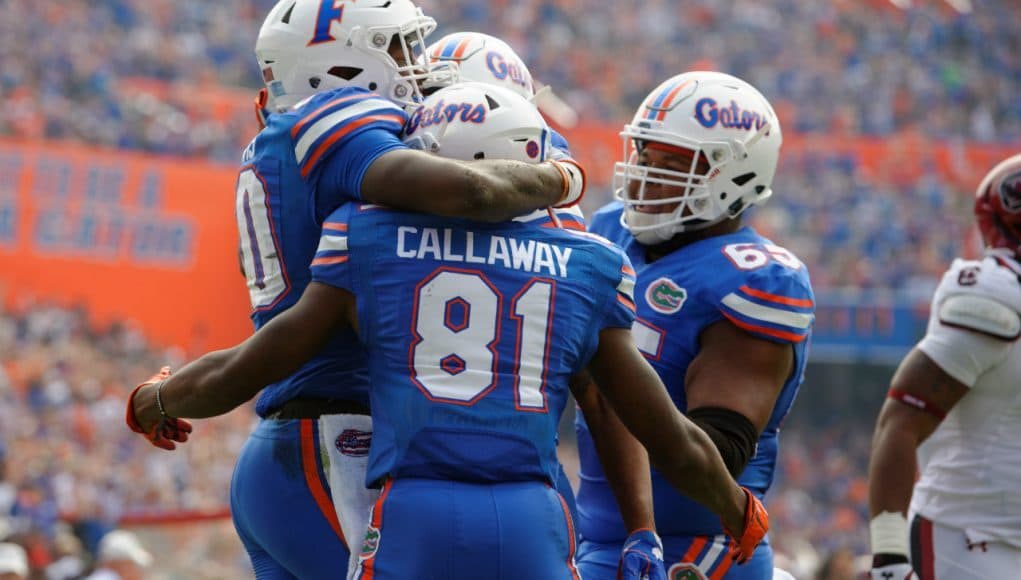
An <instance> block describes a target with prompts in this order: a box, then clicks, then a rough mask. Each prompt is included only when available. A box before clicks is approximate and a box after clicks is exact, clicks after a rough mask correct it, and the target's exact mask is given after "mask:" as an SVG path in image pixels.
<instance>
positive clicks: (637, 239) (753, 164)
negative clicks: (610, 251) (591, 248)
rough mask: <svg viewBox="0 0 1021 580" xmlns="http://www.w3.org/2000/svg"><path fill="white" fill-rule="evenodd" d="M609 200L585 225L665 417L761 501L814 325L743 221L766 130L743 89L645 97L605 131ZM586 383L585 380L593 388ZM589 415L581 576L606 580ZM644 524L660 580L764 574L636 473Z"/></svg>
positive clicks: (757, 558) (765, 109)
mask: <svg viewBox="0 0 1021 580" xmlns="http://www.w3.org/2000/svg"><path fill="white" fill-rule="evenodd" d="M621 136H622V138H623V141H624V150H625V152H624V159H623V161H622V162H620V163H618V164H617V166H616V169H615V184H614V187H615V196H616V198H617V201H616V202H613V203H611V204H609V205H608V206H606V207H604V208H603V209H601V210H600V211H599V212H598V213H597V214H596V215H595V216H594V217H593V219H592V221H591V225H590V228H591V230H592V231H593V232H594V233H597V234H599V235H602V236H604V237H606V238H607V239H609V240H610V241H612V242H615V243H617V244H618V245H619V246H621V247H622V248H623V249H624V251H625V252H626V253H627V255H628V257H629V258H630V259H631V262H632V263H633V264H634V267H635V271H636V273H637V281H636V284H635V304H636V306H637V318H636V321H635V326H634V337H635V342H636V343H637V345H638V348H639V349H640V350H641V351H642V354H644V355H645V357H646V359H647V360H648V361H649V362H650V363H651V365H652V367H653V368H654V369H655V370H656V372H657V373H658V374H659V377H660V378H661V379H662V380H663V383H664V384H665V385H666V387H667V389H668V391H669V393H670V398H671V399H672V403H669V404H671V406H676V409H677V410H680V411H681V412H683V413H685V414H686V415H687V417H688V419H690V420H691V421H692V422H693V423H695V424H696V425H698V426H699V427H701V428H702V429H703V430H704V431H705V432H706V433H707V434H708V435H709V437H710V438H711V440H712V441H713V443H714V444H715V445H716V447H717V449H718V450H719V452H720V454H721V455H722V457H723V459H724V462H725V463H726V465H727V468H728V470H729V471H730V473H731V474H732V475H733V476H734V477H735V478H737V480H738V481H739V482H740V483H741V485H743V486H746V487H747V488H748V489H749V490H751V492H752V493H753V494H754V495H755V496H756V497H758V498H762V497H763V496H764V495H765V493H766V491H767V490H768V489H769V486H770V484H771V482H772V480H773V472H774V469H775V467H776V459H777V451H778V443H777V435H778V431H779V425H780V422H781V421H782V420H783V418H784V416H785V415H786V414H787V411H788V410H789V409H790V406H791V403H792V402H793V401H794V397H795V394H796V393H797V390H798V387H799V385H800V384H801V382H802V376H803V371H804V367H805V357H806V348H807V343H808V337H809V334H810V329H811V326H812V323H813V319H814V314H813V312H814V298H813V293H812V288H811V284H810V282H809V278H808V272H807V271H806V269H805V266H804V265H803V264H802V263H801V261H800V260H798V259H797V257H795V256H794V255H793V254H791V252H789V251H787V250H785V249H784V248H782V247H780V246H778V245H776V244H775V243H774V242H772V241H770V240H768V239H766V238H764V237H762V236H760V235H759V234H758V233H756V232H755V230H753V229H751V228H750V227H747V226H745V225H743V223H742V214H743V212H744V211H745V210H746V209H748V208H749V207H751V206H753V205H756V204H761V203H763V202H765V201H766V200H767V199H769V197H770V196H771V195H772V189H771V184H772V180H773V175H774V173H775V171H776V165H777V160H778V157H779V151H780V142H781V132H780V125H779V122H778V120H777V117H776V114H775V113H774V112H773V108H772V107H771V106H770V104H769V102H768V101H767V100H766V99H765V97H763V96H762V95H761V94H760V93H759V92H758V91H757V90H756V89H755V88H754V87H752V86H751V85H749V84H748V83H746V82H744V81H742V80H740V79H737V78H735V77H732V76H729V75H725V74H721V73H716V72H689V73H685V74H682V75H678V76H675V77H673V78H671V79H669V80H667V81H666V82H664V83H663V84H661V85H660V86H659V87H657V88H656V89H655V90H654V91H652V93H650V94H649V96H648V97H647V98H646V99H645V101H644V102H643V103H642V105H641V106H640V107H639V109H638V111H637V113H636V114H635V116H634V118H633V120H632V121H631V123H629V124H628V125H626V126H625V128H624V131H623V132H622V133H621ZM598 378H599V377H596V379H597V382H598ZM603 421H604V418H603V417H602V416H601V415H600V414H599V413H595V414H593V413H591V412H588V411H587V410H586V412H584V413H583V414H582V415H580V416H579V418H578V420H577V430H578V446H579V454H580V457H581V487H580V489H579V492H578V512H579V519H580V521H579V528H580V531H581V536H582V544H581V547H580V549H579V568H580V569H581V571H582V575H583V576H584V577H585V578H590V579H602V578H614V577H615V575H616V571H617V560H618V555H619V554H620V551H621V547H622V545H624V543H625V539H626V536H627V535H628V530H627V527H626V526H625V525H624V522H622V519H621V516H620V513H619V512H618V509H617V505H616V503H615V502H614V497H613V494H612V489H611V487H610V486H609V485H608V483H607V480H606V478H605V476H604V473H603V469H602V467H601V466H600V463H599V461H598V459H597V457H596V454H595V452H594V446H593V442H592V435H591V433H592V432H595V431H598V430H599V429H600V428H601V423H602V422H603ZM652 485H653V490H654V492H653V493H654V496H653V500H654V505H655V520H656V526H657V529H658V530H659V532H660V533H661V534H662V542H663V553H664V558H665V563H666V566H667V568H668V576H669V577H670V578H712V579H714V580H716V579H720V578H728V579H729V578H740V579H744V578H748V579H756V580H757V579H760V578H770V577H772V574H773V563H772V559H773V558H772V551H771V550H770V547H769V543H768V540H767V541H765V542H763V543H762V544H761V545H760V546H759V548H758V549H757V550H756V551H755V554H754V555H752V557H751V561H750V562H749V563H748V565H747V566H743V567H732V566H731V564H732V563H733V559H732V558H731V557H730V554H731V552H732V550H733V549H734V548H733V544H732V543H730V541H729V540H728V539H727V537H726V535H725V534H724V530H723V528H722V527H721V526H720V522H719V520H718V518H716V517H715V516H714V515H713V514H712V513H711V512H710V511H709V510H707V509H705V507H703V506H701V505H699V504H698V503H696V502H695V501H693V498H692V497H690V496H688V495H685V494H683V493H678V492H677V491H676V490H675V489H674V488H672V487H671V486H670V485H669V481H668V480H667V479H666V477H665V474H664V473H662V472H661V471H659V470H653V471H652Z"/></svg>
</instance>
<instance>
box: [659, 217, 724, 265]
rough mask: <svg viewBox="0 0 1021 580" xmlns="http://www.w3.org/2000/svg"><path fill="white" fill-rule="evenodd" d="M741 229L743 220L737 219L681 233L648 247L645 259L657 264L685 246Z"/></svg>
mask: <svg viewBox="0 0 1021 580" xmlns="http://www.w3.org/2000/svg"><path fill="white" fill-rule="evenodd" d="M740 228H741V218H740V217H736V218H732V219H729V220H724V221H722V222H720V223H718V224H713V225H711V226H709V227H707V228H705V229H701V230H695V231H693V232H681V233H679V234H677V235H675V236H674V237H672V238H670V239H669V240H667V241H665V242H661V243H659V244H656V245H654V246H646V248H645V259H646V260H647V261H648V262H650V263H651V262H655V261H656V260H658V259H660V258H662V257H663V256H666V255H668V254H671V253H673V252H675V251H677V250H679V249H681V248H683V247H684V246H687V245H689V244H693V243H695V242H698V241H701V240H705V239H708V238H715V237H716V236H723V235H726V234H732V233H734V232H736V231H737V230H739V229H740Z"/></svg>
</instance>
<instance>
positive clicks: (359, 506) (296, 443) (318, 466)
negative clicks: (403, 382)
mask: <svg viewBox="0 0 1021 580" xmlns="http://www.w3.org/2000/svg"><path fill="white" fill-rule="evenodd" d="M434 27H435V21H433V19H431V18H428V17H426V16H424V15H423V14H422V12H421V10H420V9H418V8H417V7H416V6H415V5H414V4H413V3H412V2H411V1H409V0H361V1H359V2H340V3H337V2H323V1H320V0H282V1H281V2H279V3H278V4H276V6H275V7H274V8H273V9H272V11H271V12H270V13H269V15H268V16H267V18H266V20H265V22H264V23H263V26H262V28H261V30H260V31H259V35H258V39H257V41H256V47H255V52H256V57H257V59H258V62H259V66H260V69H261V71H262V76H263V79H264V80H265V84H266V89H265V92H263V93H262V96H261V99H260V101H259V103H258V106H257V112H258V113H259V118H260V122H262V123H264V124H265V128H264V129H263V130H262V131H261V132H260V133H259V134H258V136H257V137H256V138H255V139H254V140H253V141H252V142H251V144H249V146H248V147H247V148H246V149H245V151H244V154H243V160H242V166H241V169H240V172H239V176H238V181H237V192H236V216H237V222H238V230H239V234H240V250H239V255H240V258H241V264H242V270H243V272H244V274H245V277H246V278H247V283H248V290H249V294H250V297H251V304H252V319H253V321H254V323H255V326H256V328H258V327H261V326H262V325H264V324H266V323H267V322H268V321H270V320H271V319H273V317H275V316H277V315H278V314H280V313H281V312H283V311H285V310H286V309H288V308H289V307H291V306H292V305H294V304H295V303H296V302H297V300H298V298H299V297H300V296H301V294H302V292H303V290H304V289H305V287H306V286H307V285H308V283H309V281H310V280H311V274H310V271H309V263H310V262H311V260H312V258H313V256H314V254H315V250H316V246H317V244H318V240H319V232H320V226H321V225H322V223H323V220H324V219H325V218H326V216H327V215H329V214H330V212H332V211H333V210H335V209H336V208H337V207H339V206H340V205H341V204H342V203H344V202H346V201H359V200H364V201H370V202H377V203H386V204H388V205H390V206H393V207H399V208H402V209H406V210H413V211H424V212H432V213H437V214H441V215H447V216H463V217H472V218H476V219H482V220H498V219H506V218H509V217H511V216H513V215H518V214H520V213H522V212H523V211H526V210H533V209H536V208H539V207H545V206H547V205H550V204H555V203H557V202H558V201H563V202H565V203H570V202H573V201H575V200H576V198H577V197H579V196H580V194H581V192H582V189H583V182H582V178H581V171H580V168H578V167H577V166H576V165H574V164H572V163H570V162H566V161H565V162H559V161H558V162H551V163H544V164H524V163H520V162H511V161H498V160H483V161H472V162H460V161H454V160H449V159H443V158H440V157H437V156H434V155H429V154H426V153H424V152H421V151H414V150H411V149H409V148H408V147H407V146H405V145H404V144H403V143H402V142H401V139H400V134H401V131H402V128H403V125H404V122H405V121H406V120H407V115H406V111H405V108H408V109H413V108H415V107H416V106H417V104H416V103H417V102H418V101H420V99H421V93H420V90H419V88H418V81H420V80H422V79H424V78H425V77H426V76H428V77H429V78H435V77H437V76H439V75H442V70H437V68H430V67H429V66H428V63H424V62H420V61H423V60H424V59H421V58H420V57H421V50H422V48H423V47H424V43H425V39H426V37H427V35H428V34H429V33H430V32H431V31H432V29H433V28H434ZM367 397H368V372H367V369H366V368H365V354H364V352H363V351H362V349H361V347H360V346H359V344H358V341H357V339H356V337H355V336H354V334H353V333H352V332H350V331H349V330H344V331H341V332H339V333H338V334H337V335H336V336H334V337H333V338H332V340H330V341H329V343H328V344H327V345H326V346H325V348H324V349H323V350H322V351H321V353H320V356H318V357H316V358H315V359H314V360H312V361H310V362H309V363H308V364H307V365H305V366H303V367H302V368H301V369H298V370H297V372H296V373H295V374H293V375H291V376H289V377H280V381H279V382H276V383H275V384H273V385H270V386H269V388H267V389H266V391H265V392H264V393H263V394H262V396H261V397H260V398H259V400H258V402H257V404H256V411H257V413H258V415H259V416H260V417H262V418H263V419H264V420H263V421H261V422H260V423H259V425H258V427H257V428H256V430H255V432H254V433H253V434H252V435H251V437H249V439H248V441H247V443H246V445H245V447H244V448H243V450H242V452H241V455H240V456H239V458H238V463H237V468H236V470H235V474H234V479H233V482H232V485H231V507H232V509H231V512H232V514H233V518H234V523H235V526H236V528H237V530H238V533H239V535H240V536H241V539H242V541H243V543H244V544H245V547H246V549H247V550H248V553H249V555H250V556H251V559H252V563H253V566H254V568H255V571H256V576H257V577H259V578H282V577H293V576H297V577H301V578H336V577H337V568H338V566H339V564H340V563H343V562H344V561H345V560H346V558H347V553H348V550H347V538H350V537H355V538H360V536H361V533H362V530H363V529H364V524H365V521H366V518H367V514H368V506H369V505H371V500H372V496H371V495H369V494H367V492H366V491H365V490H364V485H363V484H362V482H363V480H364V466H365V464H366V461H367V449H368V441H369V437H370V433H371V422H370V419H369V416H368V413H369V409H368V398H367ZM225 410H226V409H225ZM166 443H167V441H166V440H164V441H163V444H166ZM324 457H325V458H327V459H328V460H327V461H324V460H323V458H324ZM327 481H329V483H330V484H332V485H329V484H327ZM337 513H340V514H341V515H340V517H339V518H338V516H337ZM296 526H297V527H300V528H301V529H302V531H303V533H302V535H301V536H300V537H299V536H297V535H295V534H294V533H293V529H294V528H295V527H296Z"/></svg>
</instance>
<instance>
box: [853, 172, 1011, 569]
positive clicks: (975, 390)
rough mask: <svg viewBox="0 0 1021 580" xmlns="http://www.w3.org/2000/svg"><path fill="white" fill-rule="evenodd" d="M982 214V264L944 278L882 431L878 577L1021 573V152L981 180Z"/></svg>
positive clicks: (875, 464) (957, 267) (878, 443)
mask: <svg viewBox="0 0 1021 580" xmlns="http://www.w3.org/2000/svg"><path fill="white" fill-rule="evenodd" d="M975 216H976V218H977V220H978V226H979V230H980V231H981V233H982V239H983V240H984V242H985V247H986V252H985V257H984V258H983V259H981V260H977V261H973V260H960V259H959V260H955V261H954V263H953V264H952V265H951V266H950V270H949V271H947V273H946V274H945V275H944V276H943V280H942V281H941V282H940V285H939V287H938V288H937V289H936V294H935V296H934V297H933V299H932V310H931V314H930V317H929V326H928V328H927V330H926V333H925V337H924V338H922V340H921V341H920V342H919V343H918V345H917V346H915V348H914V349H913V350H912V351H911V352H910V353H909V354H908V355H907V357H906V358H905V359H904V361H903V362H902V363H901V364H900V368H898V369H897V372H896V374H894V376H893V381H892V384H891V385H890V391H889V394H888V399H887V400H886V403H885V404H884V405H883V409H882V411H880V414H879V420H878V422H877V424H876V431H875V434H874V436H873V440H872V459H871V463H870V465H869V511H870V513H871V515H872V521H871V525H870V529H871V533H872V554H873V556H872V557H873V562H872V565H873V568H872V578H875V579H882V580H885V579H889V578H893V579H896V580H902V579H905V578H915V577H916V576H914V574H917V577H918V578H922V579H925V580H947V579H950V578H953V579H955V580H957V579H960V580H968V579H976V580H977V579H979V578H983V579H986V578H1015V577H1017V575H1018V573H1019V571H1021V499H1018V493H1017V482H1018V478H1019V477H1021V388H1019V387H1021V342H1019V341H1018V337H1019V336H1021V262H1019V256H1021V155H1015V156H1014V157H1011V158H1009V159H1007V160H1005V161H1003V162H1002V163H1000V164H999V165H997V166H996V167H995V168H993V170H992V171H990V172H989V174H987V175H986V177H985V178H984V179H983V180H982V183H981V185H979V187H978V191H977V195H976V199H975ZM916 453H917V461H916ZM916 470H920V471H921V478H920V479H918V481H917V482H916V481H915V475H916ZM912 489H913V491H914V493H912ZM909 502H910V507H909ZM909 519H910V533H909V531H908V529H909V524H908V521H909ZM909 545H910V552H909V551H908V547H909ZM909 561H910V563H909ZM912 567H913V568H914V570H913V572H912Z"/></svg>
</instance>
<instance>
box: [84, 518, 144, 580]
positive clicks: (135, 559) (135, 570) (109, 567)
mask: <svg viewBox="0 0 1021 580" xmlns="http://www.w3.org/2000/svg"><path fill="white" fill-rule="evenodd" d="M97 562H98V563H97V568H96V570H95V571H94V572H93V573H92V574H90V575H89V576H88V577H87V579H86V580H141V578H142V577H143V574H144V572H145V569H146V568H148V567H149V566H150V565H151V564H152V554H150V553H149V552H148V551H147V550H146V549H145V548H143V547H142V544H141V542H139V541H138V537H137V536H135V534H132V533H131V532H128V531H124V530H114V531H112V532H110V533H108V534H107V535H105V536H103V539H102V540H101V541H100V542H99V556H98V558H97Z"/></svg>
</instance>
